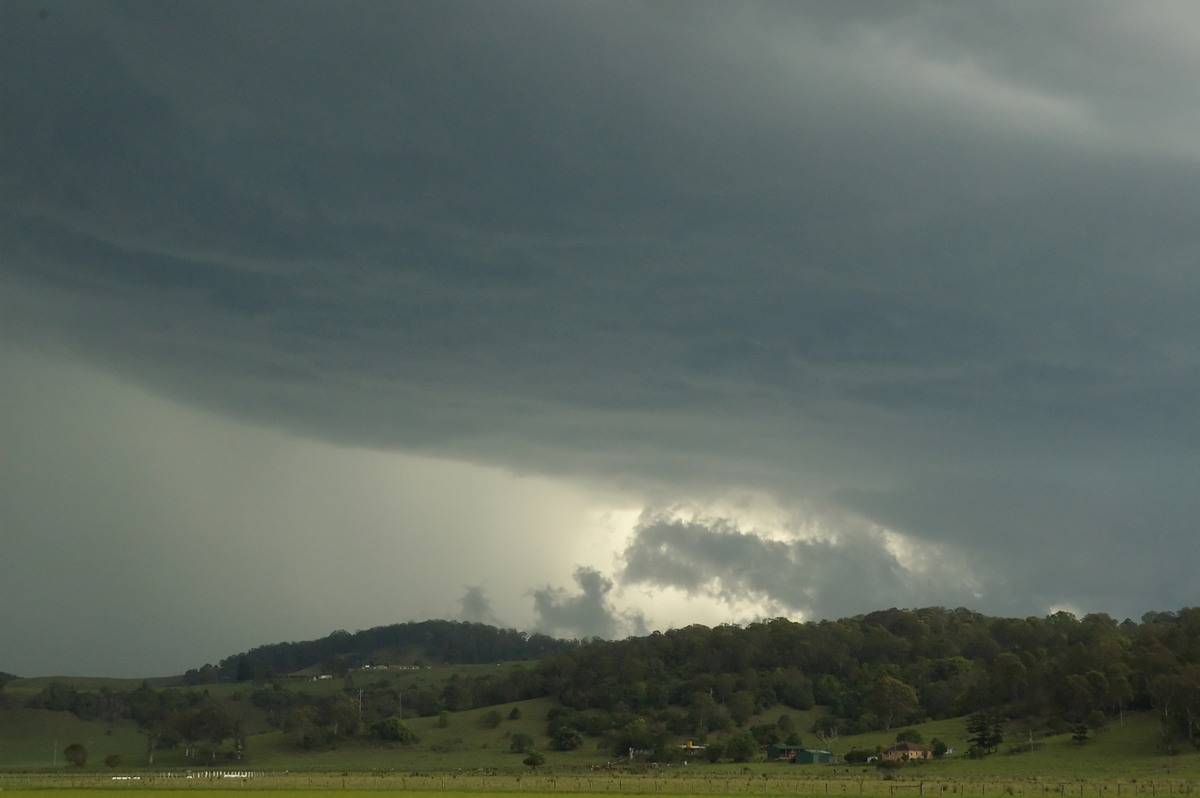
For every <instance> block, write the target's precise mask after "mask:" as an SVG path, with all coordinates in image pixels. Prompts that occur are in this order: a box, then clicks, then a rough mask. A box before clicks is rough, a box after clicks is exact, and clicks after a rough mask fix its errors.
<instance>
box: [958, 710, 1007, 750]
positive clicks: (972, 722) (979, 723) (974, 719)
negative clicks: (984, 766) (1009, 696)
mask: <svg viewBox="0 0 1200 798" xmlns="http://www.w3.org/2000/svg"><path fill="white" fill-rule="evenodd" d="M1003 732H1004V726H1003V724H1002V723H1001V721H1000V719H999V718H998V717H993V716H992V715H990V714H989V713H987V712H976V713H975V714H974V715H972V716H971V717H969V718H967V740H968V741H969V742H970V743H971V745H972V746H974V748H975V749H977V751H978V753H979V754H980V755H984V754H991V753H994V752H995V751H996V749H997V748H998V747H999V746H1000V743H1001V742H1003V741H1004V733H1003Z"/></svg>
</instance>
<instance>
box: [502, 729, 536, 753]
mask: <svg viewBox="0 0 1200 798" xmlns="http://www.w3.org/2000/svg"><path fill="white" fill-rule="evenodd" d="M508 750H510V751H512V752H513V753H514V754H527V753H529V752H530V751H532V750H533V738H532V737H530V736H529V735H528V734H526V733H525V732H517V733H516V734H514V735H513V736H512V739H511V740H510V741H509V744H508Z"/></svg>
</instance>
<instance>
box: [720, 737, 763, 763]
mask: <svg viewBox="0 0 1200 798" xmlns="http://www.w3.org/2000/svg"><path fill="white" fill-rule="evenodd" d="M757 753H758V741H757V740H755V739H754V736H753V735H751V734H750V732H749V731H745V730H743V731H740V732H738V733H737V734H735V735H733V736H732V737H730V738H729V739H728V740H727V741H726V742H725V755H726V756H728V757H729V758H730V759H732V760H733V761H734V762H749V761H750V760H751V759H752V758H754V755H755V754H757Z"/></svg>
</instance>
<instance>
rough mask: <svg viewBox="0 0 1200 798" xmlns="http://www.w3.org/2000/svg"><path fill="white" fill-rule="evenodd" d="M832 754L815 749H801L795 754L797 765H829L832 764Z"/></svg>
mask: <svg viewBox="0 0 1200 798" xmlns="http://www.w3.org/2000/svg"><path fill="white" fill-rule="evenodd" d="M833 758H834V757H833V754H831V753H829V752H828V751H822V750H820V749H816V748H801V749H800V750H799V751H797V752H796V759H795V762H796V764H797V765H829V764H832V763H833Z"/></svg>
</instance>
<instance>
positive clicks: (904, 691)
mask: <svg viewBox="0 0 1200 798" xmlns="http://www.w3.org/2000/svg"><path fill="white" fill-rule="evenodd" d="M867 705H868V706H869V707H870V709H871V711H872V712H874V713H875V714H876V715H878V716H879V719H880V720H881V721H882V722H883V728H884V729H885V730H888V729H891V728H892V723H894V722H898V721H906V720H908V719H909V718H910V717H912V716H913V715H914V714H915V713H916V711H917V708H918V707H919V706H920V704H919V703H918V702H917V691H916V690H914V689H912V688H911V687H910V686H908V685H907V684H905V683H904V682H902V681H900V680H899V679H897V678H895V677H894V676H884V677H881V678H879V679H876V680H875V682H874V683H872V684H871V687H870V688H869V689H868V690H867Z"/></svg>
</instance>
